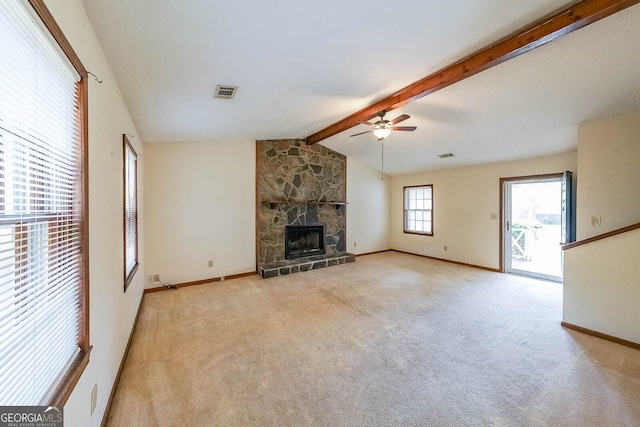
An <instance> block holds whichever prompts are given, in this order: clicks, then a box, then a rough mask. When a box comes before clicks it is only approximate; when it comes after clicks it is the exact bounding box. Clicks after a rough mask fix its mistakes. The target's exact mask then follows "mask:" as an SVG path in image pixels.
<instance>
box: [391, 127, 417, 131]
mask: <svg viewBox="0 0 640 427" xmlns="http://www.w3.org/2000/svg"><path fill="white" fill-rule="evenodd" d="M391 129H393V130H404V131H409V132H413V131H414V130H416V129H418V127H417V126H392V127H391Z"/></svg>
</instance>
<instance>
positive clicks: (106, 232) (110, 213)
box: [46, 0, 144, 427]
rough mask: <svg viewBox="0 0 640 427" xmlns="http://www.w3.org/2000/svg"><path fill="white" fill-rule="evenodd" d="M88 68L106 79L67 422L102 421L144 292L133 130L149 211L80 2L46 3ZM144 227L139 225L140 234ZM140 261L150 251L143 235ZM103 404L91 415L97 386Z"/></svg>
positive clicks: (122, 110)
mask: <svg viewBox="0 0 640 427" xmlns="http://www.w3.org/2000/svg"><path fill="white" fill-rule="evenodd" d="M46 4H47V6H48V7H49V9H50V10H51V12H52V14H53V16H54V17H55V19H56V21H57V22H58V24H59V25H60V27H61V28H62V31H63V32H64V34H65V35H66V37H67V38H68V39H69V41H70V43H71V45H72V46H73V48H74V50H75V51H76V53H77V54H78V56H79V57H80V60H81V61H82V62H83V64H84V66H85V67H86V68H87V69H88V70H89V71H91V72H92V73H94V74H96V75H97V76H98V77H99V78H100V79H102V80H103V83H102V84H98V83H97V82H95V81H93V79H90V80H89V256H90V271H89V275H90V276H89V279H90V322H91V323H90V332H91V336H90V339H91V344H92V345H93V351H92V352H91V358H90V361H89V365H88V366H87V368H86V369H85V371H84V373H83V375H82V377H81V378H80V381H79V382H78V384H77V385H76V387H75V389H74V390H73V393H72V394H71V397H70V398H69V400H68V402H67V404H66V405H65V410H64V415H65V426H66V427H74V426H77V427H87V426H98V425H100V421H101V420H102V415H103V413H104V409H105V406H106V404H107V400H108V397H109V393H110V391H111V387H112V385H113V381H114V379H115V376H116V373H117V371H118V367H119V365H120V361H121V359H122V354H123V352H124V349H125V346H126V344H127V340H128V339H129V333H130V331H131V327H132V325H133V321H134V319H135V315H136V312H137V309H138V305H139V302H140V298H141V296H142V291H143V276H144V264H141V266H140V269H139V270H138V272H137V274H136V275H135V276H134V279H133V282H132V283H131V285H130V286H129V289H128V290H127V292H126V293H124V292H123V205H122V203H123V202H122V200H123V196H122V187H123V182H122V164H123V161H122V157H123V154H122V134H123V133H127V134H131V135H134V137H133V138H130V139H131V143H132V144H133V145H134V147H135V149H136V151H137V152H138V154H141V155H143V156H142V157H139V158H138V165H139V168H140V170H139V177H140V179H139V183H138V184H139V187H138V191H139V202H138V203H139V207H140V214H139V216H138V218H142V217H143V215H144V212H143V205H142V197H143V195H144V191H143V190H144V186H143V183H144V180H143V179H142V177H143V169H144V168H143V166H144V153H143V147H142V144H141V143H140V138H139V137H138V135H137V132H136V129H135V127H134V125H133V122H132V120H131V117H130V116H129V112H128V110H127V107H126V106H125V104H124V101H123V98H122V96H121V93H120V90H119V88H118V86H117V83H116V82H115V80H114V78H113V75H112V73H111V69H110V68H109V65H108V63H107V61H106V58H105V55H104V53H103V51H102V48H101V47H100V45H99V44H98V42H97V40H96V37H95V35H94V32H93V29H92V27H91V23H90V22H89V19H88V18H87V16H86V15H85V13H84V9H83V6H82V3H81V1H80V0H67V1H51V0H47V1H46ZM143 232H144V226H143V224H142V223H141V224H140V233H141V234H142V233H143ZM140 244H141V246H140V260H142V259H143V257H144V245H143V235H141V236H140ZM94 384H97V385H98V402H97V407H96V410H95V413H94V414H93V416H91V413H90V409H91V406H90V402H91V389H92V388H93V386H94Z"/></svg>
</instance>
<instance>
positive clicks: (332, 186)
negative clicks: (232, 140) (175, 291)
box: [256, 139, 355, 277]
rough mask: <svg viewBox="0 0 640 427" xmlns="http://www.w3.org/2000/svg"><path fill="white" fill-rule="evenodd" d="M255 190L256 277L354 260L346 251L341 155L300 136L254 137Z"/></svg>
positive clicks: (344, 189)
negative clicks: (273, 138) (299, 138)
mask: <svg viewBox="0 0 640 427" xmlns="http://www.w3.org/2000/svg"><path fill="white" fill-rule="evenodd" d="M256 190H257V194H256V196H257V197H256V199H257V200H256V203H257V206H256V215H257V218H256V222H257V223H256V229H257V230H256V231H257V233H256V238H257V242H256V243H257V259H258V272H259V273H260V274H261V275H262V277H272V276H277V275H282V274H289V273H295V272H298V271H305V270H310V269H316V268H322V267H328V266H331V265H337V264H343V263H345V262H352V261H354V260H355V257H354V255H352V254H348V253H346V225H347V224H346V209H347V203H346V158H345V156H343V155H342V154H339V153H336V152H335V151H333V150H330V149H328V148H326V147H324V146H322V145H320V144H315V145H306V144H305V143H304V140H296V139H286V140H266V141H257V145H256ZM292 237H295V239H292ZM290 241H291V243H293V246H294V248H293V256H292V253H291V252H292V251H291V249H292V248H291V247H288V246H291V245H288V243H290ZM312 246H314V248H312ZM315 246H317V247H315Z"/></svg>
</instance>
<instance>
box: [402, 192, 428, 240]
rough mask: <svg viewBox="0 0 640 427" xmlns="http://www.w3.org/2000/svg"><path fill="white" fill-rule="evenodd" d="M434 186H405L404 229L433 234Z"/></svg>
mask: <svg viewBox="0 0 640 427" xmlns="http://www.w3.org/2000/svg"><path fill="white" fill-rule="evenodd" d="M432 187H433V186H432V185H425V186H420V187H405V189H404V209H405V214H404V218H405V221H404V223H405V225H404V231H405V232H410V233H412V232H413V233H420V234H432V233H433V231H432V217H433V199H432V194H433V188H432Z"/></svg>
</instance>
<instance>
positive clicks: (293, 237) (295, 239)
mask: <svg viewBox="0 0 640 427" xmlns="http://www.w3.org/2000/svg"><path fill="white" fill-rule="evenodd" d="M324 241H325V239H324V225H321V224H317V225H287V226H286V227H285V245H284V253H285V259H293V258H300V257H307V256H312V255H322V254H324V253H325V250H324Z"/></svg>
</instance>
